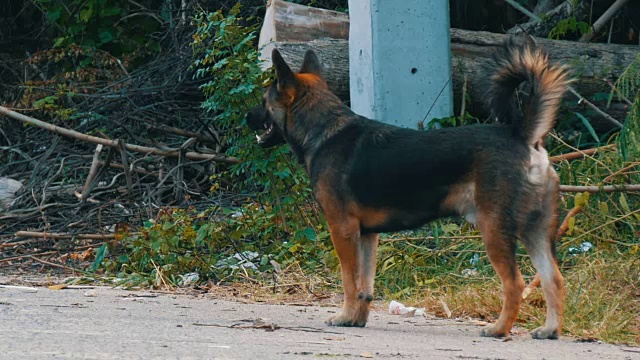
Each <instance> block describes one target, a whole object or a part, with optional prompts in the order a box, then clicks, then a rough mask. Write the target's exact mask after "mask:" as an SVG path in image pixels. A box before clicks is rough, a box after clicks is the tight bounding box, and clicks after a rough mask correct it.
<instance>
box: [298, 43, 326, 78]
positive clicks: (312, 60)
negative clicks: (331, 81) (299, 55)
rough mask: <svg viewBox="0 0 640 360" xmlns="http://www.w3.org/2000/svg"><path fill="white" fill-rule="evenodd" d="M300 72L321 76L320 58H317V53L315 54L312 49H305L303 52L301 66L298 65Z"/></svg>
mask: <svg viewBox="0 0 640 360" xmlns="http://www.w3.org/2000/svg"><path fill="white" fill-rule="evenodd" d="M300 73H302V74H314V75H316V76H318V77H320V78H322V64H321V63H320V59H318V55H316V53H315V52H313V50H307V53H306V54H304V61H303V62H302V67H300Z"/></svg>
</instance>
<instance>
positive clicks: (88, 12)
mask: <svg viewBox="0 0 640 360" xmlns="http://www.w3.org/2000/svg"><path fill="white" fill-rule="evenodd" d="M92 15H93V6H90V7H89V8H88V9H84V10H80V20H81V21H82V22H85V23H88V22H89V20H90V19H91V16H92Z"/></svg>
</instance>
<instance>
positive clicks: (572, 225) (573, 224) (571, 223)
mask: <svg viewBox="0 0 640 360" xmlns="http://www.w3.org/2000/svg"><path fill="white" fill-rule="evenodd" d="M567 225H568V226H567V235H571V233H573V229H575V227H576V218H575V217H573V216H572V217H570V218H569V221H568V222H567Z"/></svg>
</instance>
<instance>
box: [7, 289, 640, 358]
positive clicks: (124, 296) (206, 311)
mask: <svg viewBox="0 0 640 360" xmlns="http://www.w3.org/2000/svg"><path fill="white" fill-rule="evenodd" d="M87 292H88V293H87ZM146 294H148V293H142V292H129V291H121V290H114V289H109V288H95V289H92V290H87V289H80V290H78V289H74V290H70V289H65V290H57V291H54V290H49V289H47V288H38V290H37V291H36V292H26V291H24V290H19V289H6V288H0V359H12V360H13V359H49V358H50V359H54V358H55V359H317V358H320V359H322V358H337V359H352V358H359V359H363V358H374V359H580V360H586V359H640V349H639V348H630V347H625V346H612V345H607V344H598V343H577V342H574V341H573V340H571V339H567V338H565V339H562V340H559V341H550V340H546V341H540V340H532V339H531V338H530V337H529V335H528V334H525V333H523V334H521V335H514V336H513V337H512V339H511V340H510V341H506V342H505V341H503V340H496V339H488V338H481V337H479V336H478V332H479V327H478V326H476V325H473V324H470V323H465V322H456V321H454V320H437V319H433V320H427V319H425V318H411V319H407V318H402V317H398V316H391V315H388V314H386V313H383V312H374V313H373V316H372V319H371V320H370V322H369V324H368V325H367V327H366V328H364V329H348V328H332V327H327V326H325V325H324V323H323V320H324V319H325V318H326V317H327V316H328V315H329V314H330V313H331V312H334V311H335V310H336V308H326V307H300V306H284V305H259V304H255V305H253V304H251V305H249V304H241V303H237V302H228V301H221V300H215V299H211V298H194V297H189V296H184V295H180V296H175V295H157V294H154V295H151V296H144V295H146ZM87 295H89V296H87ZM258 319H263V320H258Z"/></svg>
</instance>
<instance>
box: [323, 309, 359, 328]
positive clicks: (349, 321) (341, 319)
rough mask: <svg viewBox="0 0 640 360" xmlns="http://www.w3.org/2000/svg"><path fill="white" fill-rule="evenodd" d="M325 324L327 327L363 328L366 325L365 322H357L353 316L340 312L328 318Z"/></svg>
mask: <svg viewBox="0 0 640 360" xmlns="http://www.w3.org/2000/svg"><path fill="white" fill-rule="evenodd" d="M326 323H327V325H329V326H345V327H364V326H365V325H366V324H367V321H366V320H365V321H358V320H357V319H356V318H355V316H353V315H351V314H347V313H344V312H343V311H340V312H339V313H337V314H335V315H332V316H330V317H329V318H328V319H327V321H326Z"/></svg>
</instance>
